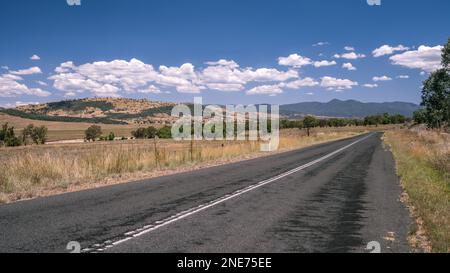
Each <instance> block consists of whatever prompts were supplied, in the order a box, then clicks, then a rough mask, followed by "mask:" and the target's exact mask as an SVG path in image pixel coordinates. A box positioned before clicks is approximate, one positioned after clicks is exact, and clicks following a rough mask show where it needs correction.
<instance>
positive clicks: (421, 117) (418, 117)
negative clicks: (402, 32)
mask: <svg viewBox="0 0 450 273" xmlns="http://www.w3.org/2000/svg"><path fill="white" fill-rule="evenodd" d="M413 119H414V122H415V123H416V124H423V123H427V110H426V109H420V110H417V111H416V112H414V115H413Z"/></svg>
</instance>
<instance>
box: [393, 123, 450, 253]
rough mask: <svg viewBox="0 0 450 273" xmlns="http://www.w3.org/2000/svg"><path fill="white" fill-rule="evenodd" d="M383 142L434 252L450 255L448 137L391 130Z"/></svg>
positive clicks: (440, 134)
mask: <svg viewBox="0 0 450 273" xmlns="http://www.w3.org/2000/svg"><path fill="white" fill-rule="evenodd" d="M386 141H387V142H388V144H390V146H391V147H392V150H393V153H394V156H395V158H396V161H397V169H398V174H399V175H400V177H401V180H402V184H403V186H404V188H405V191H406V192H407V193H408V195H409V200H410V202H411V204H412V205H413V206H414V208H415V209H416V211H417V214H418V216H419V217H420V218H421V219H422V220H423V223H424V228H425V230H426V232H427V235H428V237H429V240H430V241H431V244H432V249H433V251H436V252H450V135H448V134H445V133H440V132H435V131H427V130H416V131H411V130H394V131H388V132H387V133H386Z"/></svg>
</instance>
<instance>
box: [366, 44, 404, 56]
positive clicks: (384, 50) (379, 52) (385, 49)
mask: <svg viewBox="0 0 450 273" xmlns="http://www.w3.org/2000/svg"><path fill="white" fill-rule="evenodd" d="M406 50H409V47H405V46H403V45H398V46H396V47H392V46H390V45H383V46H381V47H379V48H377V49H375V50H374V51H372V55H373V56H374V57H375V58H378V57H381V56H385V55H391V54H393V53H395V52H397V51H406Z"/></svg>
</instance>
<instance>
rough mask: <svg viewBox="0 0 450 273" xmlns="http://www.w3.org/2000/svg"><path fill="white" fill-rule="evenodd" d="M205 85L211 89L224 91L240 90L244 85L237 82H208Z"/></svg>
mask: <svg viewBox="0 0 450 273" xmlns="http://www.w3.org/2000/svg"><path fill="white" fill-rule="evenodd" d="M206 86H207V87H208V88H209V89H211V90H218V91H225V92H235V91H242V90H243V89H244V85H242V84H239V83H208V84H206Z"/></svg>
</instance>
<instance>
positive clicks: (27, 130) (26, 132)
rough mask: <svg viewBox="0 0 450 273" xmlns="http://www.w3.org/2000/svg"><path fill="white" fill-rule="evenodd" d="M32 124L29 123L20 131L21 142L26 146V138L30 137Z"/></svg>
mask: <svg viewBox="0 0 450 273" xmlns="http://www.w3.org/2000/svg"><path fill="white" fill-rule="evenodd" d="M33 128H34V125H33V124H29V125H28V126H27V127H25V128H24V129H23V131H22V143H23V144H24V145H25V146H26V145H27V144H28V138H30V137H31V133H32V132H33Z"/></svg>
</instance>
